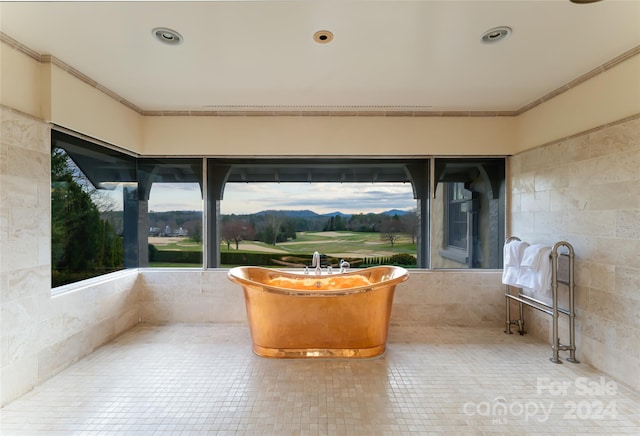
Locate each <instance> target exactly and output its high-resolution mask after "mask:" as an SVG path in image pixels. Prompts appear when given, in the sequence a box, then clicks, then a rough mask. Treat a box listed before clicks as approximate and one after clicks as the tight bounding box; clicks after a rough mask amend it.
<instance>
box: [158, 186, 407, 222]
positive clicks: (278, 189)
mask: <svg viewBox="0 0 640 436" xmlns="http://www.w3.org/2000/svg"><path fill="white" fill-rule="evenodd" d="M202 207H203V202H202V198H201V197H200V188H199V186H198V184H196V183H193V184H173V185H171V184H163V183H154V185H153V187H152V190H151V195H150V198H149V211H154V212H166V211H170V210H202ZM415 208H416V201H415V199H414V198H413V190H412V187H411V183H404V184H403V183H227V184H226V185H225V189H224V194H223V199H222V201H221V202H220V213H221V214H224V215H230V214H236V215H241V214H250V213H256V212H260V211H263V210H305V209H307V210H312V211H314V212H316V213H318V214H323V213H330V212H336V211H339V212H343V213H347V214H354V213H369V212H373V213H379V212H384V211H387V210H389V209H402V210H407V211H409V210H413V209H415Z"/></svg>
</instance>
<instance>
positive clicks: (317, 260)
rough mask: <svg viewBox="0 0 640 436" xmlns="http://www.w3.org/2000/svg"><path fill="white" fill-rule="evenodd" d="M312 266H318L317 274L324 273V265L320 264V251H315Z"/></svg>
mask: <svg viewBox="0 0 640 436" xmlns="http://www.w3.org/2000/svg"><path fill="white" fill-rule="evenodd" d="M311 266H312V267H315V268H316V270H315V272H316V275H320V274H322V266H321V265H320V253H318V252H317V251H315V252H314V253H313V258H312V259H311Z"/></svg>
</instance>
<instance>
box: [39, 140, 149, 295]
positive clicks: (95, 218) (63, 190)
mask: <svg viewBox="0 0 640 436" xmlns="http://www.w3.org/2000/svg"><path fill="white" fill-rule="evenodd" d="M51 144H52V149H51V265H52V274H51V286H52V287H57V286H61V285H65V284H68V283H73V282H76V281H79V280H84V279H87V278H91V277H96V276H99V275H102V274H106V273H109V272H113V271H118V270H121V269H123V268H125V267H128V266H133V264H134V263H135V260H133V261H132V259H131V257H132V256H133V257H135V253H132V252H131V250H126V249H125V246H126V240H127V238H129V237H130V235H129V234H128V232H127V231H126V229H125V226H126V224H127V223H126V219H125V216H126V214H127V212H128V211H129V210H130V206H131V201H129V200H128V199H131V198H132V197H135V192H136V189H137V184H136V182H135V161H134V159H133V158H131V157H130V156H127V155H124V154H122V153H119V152H117V151H114V150H110V149H107V148H104V147H100V146H97V145H95V144H91V143H88V142H87V141H84V140H81V139H79V138H76V137H74V136H71V135H67V134H64V133H61V132H58V131H53V132H52V143H51ZM134 203H135V201H134ZM133 248H134V250H135V247H133Z"/></svg>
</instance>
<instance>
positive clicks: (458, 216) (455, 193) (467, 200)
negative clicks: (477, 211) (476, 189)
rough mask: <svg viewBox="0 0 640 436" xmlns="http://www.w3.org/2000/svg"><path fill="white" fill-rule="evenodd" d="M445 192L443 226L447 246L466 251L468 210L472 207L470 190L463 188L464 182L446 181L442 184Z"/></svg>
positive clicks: (468, 226) (468, 228) (469, 227)
mask: <svg viewBox="0 0 640 436" xmlns="http://www.w3.org/2000/svg"><path fill="white" fill-rule="evenodd" d="M444 190H445V192H446V203H445V216H446V221H445V226H446V229H447V231H446V235H447V238H446V241H445V244H446V246H447V247H448V248H452V249H458V250H462V251H464V252H465V253H467V252H468V251H469V250H468V246H467V244H468V242H469V230H470V229H471V226H470V225H469V213H468V212H469V211H471V208H472V204H471V203H472V202H471V191H469V190H467V189H465V187H464V183H447V184H445V185H444Z"/></svg>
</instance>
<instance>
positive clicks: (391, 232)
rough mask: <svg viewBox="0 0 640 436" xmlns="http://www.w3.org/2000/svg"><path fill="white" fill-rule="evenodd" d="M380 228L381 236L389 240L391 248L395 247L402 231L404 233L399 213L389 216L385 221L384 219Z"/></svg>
mask: <svg viewBox="0 0 640 436" xmlns="http://www.w3.org/2000/svg"><path fill="white" fill-rule="evenodd" d="M379 230H380V238H381V239H382V240H386V241H389V243H390V244H391V248H393V245H394V244H395V243H396V241H397V240H398V238H399V237H400V233H402V230H403V226H402V221H400V219H399V218H398V215H394V216H393V217H392V218H387V219H386V220H385V221H382V222H381V223H380V226H379Z"/></svg>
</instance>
